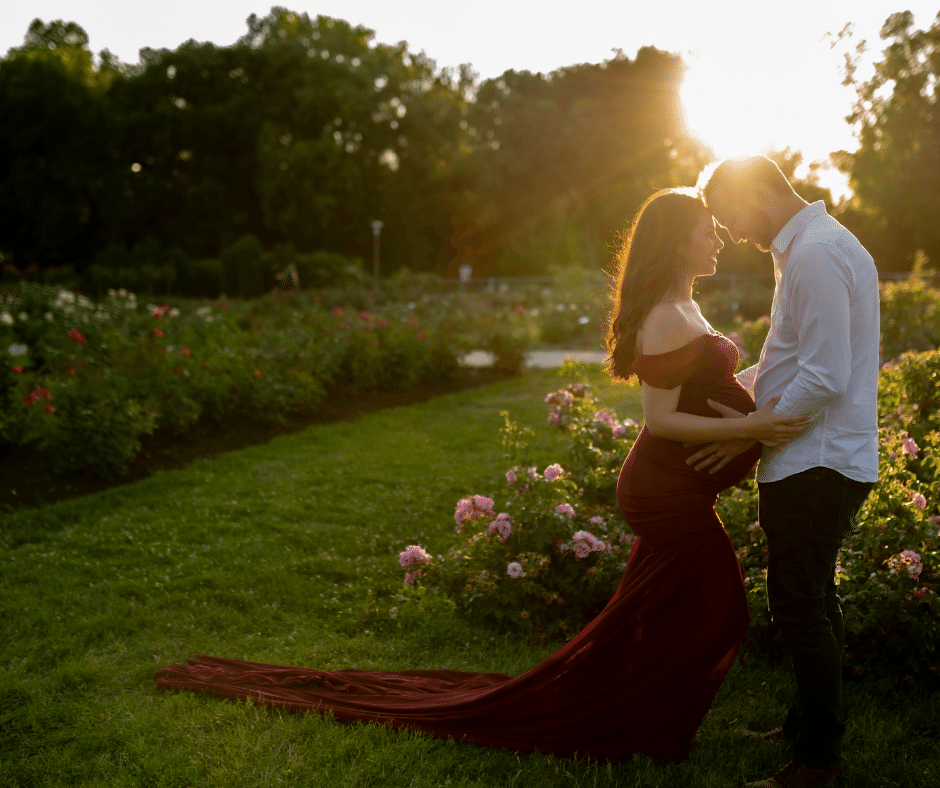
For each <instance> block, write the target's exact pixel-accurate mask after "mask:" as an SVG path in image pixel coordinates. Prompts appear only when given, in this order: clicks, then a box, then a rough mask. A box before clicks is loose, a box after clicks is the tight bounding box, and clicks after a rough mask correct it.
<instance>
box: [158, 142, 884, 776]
mask: <svg viewBox="0 0 940 788" xmlns="http://www.w3.org/2000/svg"><path fill="white" fill-rule="evenodd" d="M718 225H721V226H723V227H724V228H725V230H726V231H727V233H728V235H729V236H730V238H731V240H732V241H734V242H735V243H738V242H741V241H749V242H751V243H753V244H754V245H755V246H757V247H758V248H759V249H761V250H763V251H770V252H771V253H772V255H773V261H774V272H775V276H776V290H775V293H774V301H773V310H772V314H771V328H770V333H769V334H768V336H767V340H766V342H765V344H764V347H763V350H762V352H761V357H760V361H759V363H758V364H757V365H756V366H755V367H751V368H750V369H748V370H745V371H744V372H742V373H739V374H738V375H735V370H736V368H737V365H738V360H739V357H738V351H737V348H736V347H735V346H734V344H733V343H732V342H731V341H730V340H729V339H727V338H726V337H724V336H722V335H721V334H720V333H718V332H716V331H715V330H714V329H713V328H712V327H711V325H709V323H708V322H707V320H706V319H705V318H704V316H703V315H702V313H701V311H700V310H699V308H698V305H697V304H696V303H695V301H694V300H693V298H692V290H693V285H694V282H695V279H696V278H697V277H699V276H709V275H711V274H714V273H715V268H716V265H717V256H718V253H719V252H720V250H721V249H722V247H723V243H722V241H721V239H720V238H719V236H718V234H717V228H718ZM607 347H608V351H609V356H608V367H609V372H610V374H611V375H612V376H613V377H614V378H619V379H624V380H626V379H629V378H630V377H631V376H633V375H636V376H637V377H638V378H639V380H640V383H641V398H642V399H641V401H642V406H643V416H644V420H645V426H644V428H643V430H642V431H641V432H640V434H639V436H638V437H637V440H636V442H635V444H634V446H633V448H632V449H631V451H630V453H629V455H628V456H627V458H626V460H625V462H624V465H623V468H622V470H621V473H620V477H619V481H618V485H617V501H618V504H619V506H620V509H621V512H622V513H623V516H624V518H625V520H626V522H627V524H628V525H629V526H630V527H631V528H632V529H633V530H634V531H635V532H636V533H637V534H638V537H639V538H638V539H637V540H636V542H635V543H634V545H633V549H632V551H631V554H630V557H629V560H628V562H627V566H626V569H625V571H624V574H623V578H622V579H621V582H620V585H619V586H618V588H617V590H616V592H615V593H614V595H613V597H612V598H611V600H610V602H608V604H607V606H606V607H605V608H604V610H603V611H602V612H601V613H600V614H599V615H598V616H597V617H596V618H595V619H594V620H593V621H592V622H591V623H589V624H588V625H587V626H586V627H585V628H584V629H583V630H582V631H581V632H580V633H579V634H578V635H576V636H575V637H574V638H573V639H572V640H571V641H570V642H568V643H567V644H565V645H564V646H563V647H562V648H560V649H559V650H558V651H556V652H555V653H554V654H552V655H551V656H550V657H548V658H547V659H546V660H545V661H543V662H542V663H540V664H539V665H536V666H535V667H533V668H532V669H530V670H529V671H527V672H526V673H523V674H522V675H520V676H516V677H510V676H507V675H504V674H499V673H471V672H464V671H453V670H406V671H397V672H389V671H361V670H340V671H329V672H327V671H319V670H315V669H312V668H300V667H290V666H282V665H271V664H263V663H253V662H246V661H243V660H237V659H226V658H221V657H212V656H207V655H200V656H198V657H195V658H193V659H190V660H188V662H187V664H186V665H174V666H170V667H167V668H163V669H161V670H159V671H157V674H156V680H157V684H158V686H160V687H162V688H164V689H189V690H197V691H203V692H209V693H212V694H215V695H220V696H223V697H231V698H249V697H250V698H254V699H256V700H259V701H261V702H263V703H267V704H270V705H276V706H281V707H286V708H291V709H294V710H316V711H320V712H326V711H329V712H330V713H332V714H333V715H334V716H335V717H336V718H337V719H339V720H343V721H355V720H359V721H366V722H374V723H380V724H387V725H390V726H392V727H396V728H403V729H411V730H417V731H422V732H424V733H428V734H431V735H434V736H440V737H445V738H453V739H460V740H465V741H468V742H474V743H477V744H483V745H490V746H497V747H507V748H511V749H515V750H521V751H540V752H544V753H552V754H555V755H560V756H569V757H581V756H587V757H592V758H603V759H610V760H622V759H627V758H629V757H631V756H632V755H633V754H635V753H647V754H650V755H654V756H658V757H661V758H667V759H673V760H681V759H683V758H685V757H686V756H687V755H688V753H689V751H690V749H691V748H693V747H695V746H697V745H696V742H695V741H694V737H695V733H696V731H697V729H698V727H699V725H700V724H701V722H702V720H703V718H704V716H705V714H706V712H707V711H708V708H709V706H710V704H711V702H712V700H713V699H714V697H715V694H716V693H717V691H718V689H719V687H720V685H721V683H722V681H723V680H724V677H725V675H726V674H727V672H728V670H729V669H730V667H731V665H732V663H733V661H734V658H735V656H736V654H737V651H738V648H739V646H740V644H741V642H742V640H743V639H744V636H745V633H746V630H747V627H748V620H749V619H748V609H747V601H746V597H745V592H744V585H743V581H742V577H741V570H740V567H739V566H738V562H737V557H736V555H735V552H734V547H733V545H732V543H731V540H730V538H729V537H728V534H727V532H726V531H725V530H724V528H723V526H722V524H721V521H720V520H719V518H718V516H717V515H716V513H715V509H714V505H715V502H716V500H717V497H718V494H719V493H720V492H721V490H723V489H726V488H728V487H730V486H732V485H734V484H737V483H738V482H740V481H742V480H743V479H745V478H746V477H747V476H748V475H749V474H750V473H751V472H753V470H754V467H755V465H757V468H758V470H757V481H758V486H759V492H760V524H761V527H762V528H763V530H764V532H765V534H766V536H767V541H768V546H769V556H768V573H767V591H768V600H769V606H770V612H771V614H772V617H773V620H774V622H775V624H776V625H777V627H778V628H779V630H780V632H781V634H782V636H783V640H784V642H785V643H786V646H787V648H788V649H789V651H790V653H791V655H792V658H793V667H794V671H795V674H796V688H797V690H796V695H795V697H794V699H793V703H792V705H791V706H790V709H789V711H788V712H787V714H786V717H785V719H784V720H783V722H782V725H781V727H779V728H777V729H775V730H772V731H769V732H766V733H754V732H745V733H744V734H743V735H744V736H745V737H746V738H749V739H751V740H771V741H780V742H781V743H784V742H785V743H786V744H787V746H791V747H792V750H793V757H792V760H790V761H789V762H788V763H787V764H786V766H785V767H784V768H783V769H782V770H781V771H780V772H778V773H777V774H775V775H774V776H772V777H768V778H766V779H763V780H760V781H758V782H754V783H749V785H750V786H753V787H754V788H799V787H801V786H810V785H820V784H822V783H825V782H827V781H829V780H831V779H833V778H835V777H837V776H838V775H839V774H840V773H841V770H842V753H841V741H842V736H843V733H844V730H845V711H844V707H843V700H842V651H843V639H844V627H843V622H842V611H841V608H840V604H839V598H838V596H837V594H836V587H835V584H834V573H835V564H836V559H837V555H838V551H839V548H840V546H841V544H842V542H843V540H844V539H845V538H846V536H847V535H848V534H849V533H850V532H851V530H852V528H853V525H854V520H855V517H856V515H857V513H858V511H859V509H860V508H861V506H862V503H863V502H864V500H865V498H866V497H867V495H868V493H869V492H870V490H871V488H872V486H873V484H874V482H875V481H876V480H877V469H878V462H877V450H878V432H877V408H876V394H877V384H878V368H879V364H878V361H879V359H878V348H879V300H878V276H877V271H876V269H875V266H874V262H873V260H872V258H871V256H870V255H869V254H868V253H867V252H866V251H865V249H864V248H863V247H862V246H861V244H860V243H859V242H858V240H857V239H856V238H855V237H854V236H853V235H852V234H851V233H850V232H848V230H846V229H845V228H844V227H842V226H841V225H840V224H839V223H838V222H837V221H836V220H835V219H833V218H832V217H830V216H829V215H828V214H827V212H826V209H825V206H824V204H823V203H822V202H817V203H813V204H809V203H807V202H806V201H805V200H803V199H802V198H801V197H800V196H799V195H798V194H797V193H796V192H795V191H794V190H793V188H792V186H791V185H790V183H789V182H788V181H787V179H786V177H785V176H784V175H783V174H782V172H781V171H780V169H779V168H778V167H777V165H776V164H774V163H773V162H772V161H771V160H770V159H767V158H765V157H763V156H755V157H748V158H743V159H731V160H726V161H724V162H721V163H719V164H718V165H717V166H713V167H711V168H709V169H708V170H706V172H705V173H703V175H702V178H701V179H700V188H699V189H698V190H697V191H695V190H683V189H667V190H663V191H660V192H657V193H656V194H654V195H652V196H651V197H650V198H649V199H648V200H647V201H646V202H645V203H644V205H643V207H642V208H641V209H640V211H639V212H638V213H637V215H636V217H635V218H634V221H633V223H632V224H631V227H630V229H629V230H628V232H627V233H626V236H625V242H624V244H623V247H622V249H621V251H620V253H619V255H618V271H617V279H616V286H615V288H614V305H613V310H612V315H611V320H610V329H609V333H608V337H607ZM690 444H695V446H693V447H691V448H690Z"/></svg>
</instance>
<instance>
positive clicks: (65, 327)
mask: <svg viewBox="0 0 940 788" xmlns="http://www.w3.org/2000/svg"><path fill="white" fill-rule="evenodd" d="M470 321H471V317H470V313H469V312H468V311H466V310H463V311H462V310H460V309H454V308H452V305H451V304H450V303H448V302H447V301H446V300H443V299H438V300H436V301H435V300H432V299H428V300H427V301H425V302H424V303H422V304H420V305H415V304H406V305H401V304H394V305H386V306H385V307H383V308H382V309H381V310H379V311H377V312H375V313H370V312H367V311H356V312H354V311H352V310H348V309H345V308H342V307H335V308H332V309H325V308H324V307H322V306H321V304H320V303H319V299H318V297H317V295H316V294H310V293H298V294H294V295H293V296H291V297H289V298H288V297H279V296H275V295H271V296H266V297H265V298H261V299H257V300H255V301H250V302H249V301H239V302H228V301H226V300H221V301H218V302H210V303H207V302H204V301H202V302H198V301H197V302H194V301H179V302H177V305H174V306H171V305H169V304H146V305H144V304H139V303H138V302H137V299H136V297H135V296H134V295H133V294H132V293H127V292H126V291H112V292H110V293H109V294H108V296H107V297H105V298H103V299H101V300H100V301H98V302H97V303H95V302H92V301H91V300H90V299H88V298H85V297H84V296H81V295H76V294H75V293H72V292H70V291H67V290H59V289H58V288H50V287H43V286H40V285H33V284H28V283H19V284H17V285H16V286H15V287H12V288H9V289H6V290H4V291H3V292H0V442H4V443H7V444H13V445H25V444H32V445H35V446H36V447H38V448H39V449H40V451H42V452H43V453H44V454H45V455H47V456H48V457H49V464H50V468H51V469H53V470H54V471H55V472H64V471H69V470H76V469H82V468H88V469H91V470H93V471H95V472H96V473H98V474H99V475H102V476H116V475H119V474H121V473H122V472H123V471H124V470H125V468H126V466H127V463H128V462H129V460H130V459H132V458H133V457H134V456H135V454H136V453H137V451H138V450H139V447H140V438H141V437H142V436H143V435H146V434H148V433H151V432H153V431H154V430H157V429H163V430H167V431H169V432H171V433H177V434H178V433H182V432H185V431H186V429H188V428H189V427H190V426H191V425H192V424H193V423H194V422H196V421H197V420H199V419H200V418H203V417H209V418H222V417H224V416H226V415H229V414H237V413H245V414H249V415H250V416H251V417H252V418H253V419H263V420H270V421H283V420H284V419H285V418H286V417H287V416H288V415H291V414H294V413H303V412H314V410H315V409H316V408H317V406H318V405H320V404H321V403H322V402H323V401H324V398H325V397H326V396H327V392H328V391H332V392H336V393H338V395H340V396H348V395H355V394H357V393H360V394H361V393H367V392H371V391H375V390H379V389H383V390H387V389H405V388H408V387H410V386H414V385H421V384H422V383H425V382H438V381H441V380H446V379H447V378H448V377H449V376H452V375H453V374H454V373H455V372H456V371H457V369H458V357H459V354H460V353H462V352H463V351H464V350H467V349H469V347H470V346H471V344H472V340H471V339H470V337H471V336H472V333H473V332H472V326H471V324H470ZM36 390H42V391H47V392H48V393H49V397H50V398H44V399H43V403H42V407H38V406H36V405H35V403H33V404H30V402H29V400H30V396H31V392H33V391H36ZM47 406H49V407H47Z"/></svg>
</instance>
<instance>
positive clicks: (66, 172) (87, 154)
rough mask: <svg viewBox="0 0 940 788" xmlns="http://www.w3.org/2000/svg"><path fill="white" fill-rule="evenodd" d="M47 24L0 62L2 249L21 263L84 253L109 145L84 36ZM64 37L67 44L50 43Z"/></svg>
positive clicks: (90, 242) (62, 260) (46, 262)
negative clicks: (90, 72) (89, 69)
mask: <svg viewBox="0 0 940 788" xmlns="http://www.w3.org/2000/svg"><path fill="white" fill-rule="evenodd" d="M51 27H54V28H55V29H54V30H53V33H55V35H53V34H52V33H49V30H48V29H47V28H45V27H43V26H42V25H41V23H39V20H37V21H36V22H34V23H33V25H32V26H31V27H30V31H31V33H32V34H33V36H32V38H30V36H27V45H25V46H24V47H23V48H20V49H18V50H13V51H12V56H11V57H9V58H8V59H5V60H3V61H0V250H3V251H4V252H6V253H8V254H9V255H10V256H11V257H12V259H13V261H14V262H15V263H16V264H17V265H18V266H20V267H22V266H25V265H27V264H30V263H34V262H35V263H37V264H38V265H39V266H40V267H48V266H53V265H62V264H69V263H73V262H74V261H75V258H76V257H82V256H88V254H89V250H90V249H91V248H92V247H93V246H94V243H95V235H96V233H97V228H98V216H97V211H96V204H97V198H98V195H99V193H100V191H101V188H102V186H103V173H104V172H105V171H106V170H107V168H108V158H109V151H110V149H111V147H112V143H113V139H112V123H111V118H110V116H109V112H108V108H107V105H106V102H105V99H104V95H103V92H102V90H101V89H100V88H99V87H98V86H96V85H95V84H94V80H92V79H90V78H89V74H88V71H87V69H86V66H88V64H90V53H88V52H87V50H85V49H84V48H83V47H84V46H85V44H86V43H87V40H88V39H87V36H86V35H85V34H84V31H82V29H81V28H80V27H78V26H77V25H72V24H70V25H67V26H62V25H61V23H54V25H53V26H51ZM63 31H64V32H63ZM63 36H64V37H65V38H66V39H67V42H68V43H62V44H61V45H60V46H55V43H56V40H60V41H61V38H62V37H63ZM44 42H45V43H44ZM86 55H87V57H85V56H86Z"/></svg>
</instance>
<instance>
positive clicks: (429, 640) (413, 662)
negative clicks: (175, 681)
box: [0, 371, 940, 788]
mask: <svg viewBox="0 0 940 788" xmlns="http://www.w3.org/2000/svg"><path fill="white" fill-rule="evenodd" d="M592 378H593V379H595V381H596V382H595V385H596V388H597V390H598V391H601V390H605V391H606V389H604V388H603V386H604V384H605V383H606V381H605V380H604V379H603V377H602V376H601V374H600V373H597V372H593V373H592ZM555 381H557V378H556V377H554V373H551V374H550V373H548V372H543V371H537V372H533V373H531V374H529V375H526V376H524V377H520V378H515V379H513V380H511V381H507V382H506V383H503V384H499V385H496V386H489V387H485V388H483V389H478V390H474V391H467V392H464V393H462V394H459V395H457V396H448V397H442V398H439V399H436V400H433V401H431V402H428V403H424V404H421V405H416V406H413V407H408V408H395V409H392V410H387V411H383V412H379V413H374V414H371V415H369V416H366V417H363V418H360V419H356V420H354V421H343V422H337V423H333V424H321V425H318V426H314V427H312V428H310V429H307V430H304V431H302V432H298V433H295V434H292V435H287V436H282V437H280V438H278V439H277V440H275V441H273V442H272V443H270V444H267V445H262V446H256V447H254V448H251V449H247V450H243V451H237V452H227V453H224V454H220V455H219V456H217V457H214V458H212V459H210V460H206V461H203V462H197V463H193V464H192V465H190V466H189V467H187V468H184V469H180V470H176V471H171V472H168V473H160V474H157V475H155V476H153V477H151V478H149V479H146V480H143V481H141V482H137V483H134V484H131V485H121V486H118V487H115V488H114V489H111V490H108V491H105V492H103V493H101V494H97V495H93V496H89V497H86V498H81V499H75V500H70V501H64V502H61V503H59V504H55V505H49V506H44V507H42V508H40V509H38V510H33V511H28V510H24V511H18V512H15V513H4V514H3V516H2V517H0V523H2V525H0V587H2V588H3V593H2V594H0V708H2V715H3V717H2V719H3V724H2V725H0V750H2V752H3V758H2V761H0V783H3V784H9V785H24V786H25V785H29V786H32V785H96V786H101V787H102V788H117V787H118V786H131V785H133V786H136V785H141V784H145V783H154V784H163V785H212V786H222V785H224V786H227V787H229V788H257V786H259V785H266V784H271V783H274V782H277V781H279V780H280V781H282V782H287V783H291V784H293V785H297V786H303V787H304V788H308V787H309V788H322V787H323V786H330V788H362V787H363V786H382V787H383V788H406V787H407V788H440V786H444V785H446V784H447V781H448V780H451V782H452V784H454V785H455V786H465V787H468V786H471V785H472V786H474V787H475V788H497V786H498V787H499V788H506V786H513V788H570V786H572V785H582V786H585V785H588V786H595V788H615V787H616V786H635V785H642V786H644V788H688V786H697V787H698V786H703V787H704V788H736V787H737V786H740V785H741V783H742V782H743V781H744V780H743V778H742V775H746V776H747V777H752V776H754V777H756V776H759V775H762V774H765V773H768V772H770V771H773V770H774V769H775V768H776V766H777V764H778V763H780V764H782V763H783V760H784V759H785V757H786V756H785V755H784V754H783V753H777V752H775V751H774V749H773V748H772V747H771V746H769V745H766V746H764V747H760V746H758V747H755V746H754V745H753V744H749V743H747V742H745V741H743V740H742V738H741V736H740V732H739V731H740V729H741V728H752V729H755V730H760V729H767V728H770V727H772V726H773V725H774V724H775V723H776V722H779V718H780V715H781V714H782V713H783V710H784V709H785V708H786V705H787V703H788V702H789V698H790V693H791V692H792V681H791V679H790V675H789V674H788V673H787V672H786V671H781V670H778V669H774V668H773V667H772V666H768V665H766V664H762V663H761V662H759V661H757V660H750V661H749V664H747V665H741V664H736V665H735V666H733V667H732V669H731V671H730V673H729V674H728V677H727V678H726V680H725V682H724V684H723V685H722V688H721V690H720V692H719V694H718V696H717V698H716V699H715V702H714V703H713V704H712V706H711V708H710V710H709V713H708V715H707V716H706V717H705V719H704V721H703V723H702V726H701V728H700V729H699V731H698V734H697V736H696V738H697V740H698V741H699V742H700V743H701V745H702V749H700V750H696V751H695V752H693V754H692V756H691V757H690V758H689V759H687V760H686V761H685V762H683V763H680V764H672V765H670V766H668V767H665V768H664V767H663V766H662V765H661V764H659V763H657V762H656V761H654V760H653V759H652V758H648V757H645V756H637V757H636V758H634V759H632V760H630V761H628V762H625V763H619V764H617V763H605V762H603V761H600V762H599V761H592V760H588V759H579V760H574V759H562V758H553V757H548V756H544V755H540V754H538V753H532V754H522V753H516V752H513V751H511V750H502V749H497V748H491V747H478V746H474V745H467V744H460V743H458V742H453V741H443V740H440V739H435V738H432V737H429V736H422V735H419V734H417V733H411V732H406V731H394V730H390V729H388V728H385V727H382V726H377V725H345V724H337V723H336V722H335V721H334V720H331V719H329V718H328V717H324V716H320V715H318V714H315V713H309V714H282V713H280V712H278V711H276V710H272V709H268V708H265V707H263V706H260V705H258V704H249V703H237V702H228V701H222V700H217V699H210V698H200V697H197V696H194V695H192V694H191V693H163V692H157V691H156V690H155V689H154V685H153V672H154V671H155V670H156V669H158V668H161V667H164V666H166V665H168V664H171V663H180V662H183V661H184V660H186V659H187V658H189V657H191V656H193V655H195V654H199V653H205V654H215V655H219V656H230V657H236V658H243V659H251V660H255V661H259V662H268V663H274V664H280V665H300V666H306V667H312V668H317V669H322V670H340V669H348V668H355V669H361V670H415V669H441V668H443V669H449V670H465V671H487V672H498V673H504V674H507V675H512V676H517V675H521V674H522V673H523V672H525V671H526V670H528V669H529V668H530V667H531V666H533V665H536V664H538V663H539V662H540V661H542V660H543V659H545V658H546V657H547V656H548V655H549V654H550V653H551V651H553V650H554V649H555V648H556V644H555V643H551V644H548V645H547V646H541V645H539V643H538V642H536V641H535V640H534V639H532V638H524V637H520V636H519V633H517V632H512V633H510V634H506V635H499V634H496V633H492V632H487V631H486V630H483V629H481V628H480V627H474V626H471V625H468V624H467V623H466V622H465V621H464V620H463V619H462V618H461V617H459V616H457V615H456V614H455V611H454V609H453V606H452V605H451V604H449V602H448V601H447V600H446V599H443V598H441V597H440V596H437V597H435V596H434V595H432V594H425V598H423V599H422V600H421V603H420V604H414V603H413V602H412V601H407V600H406V594H403V593H402V588H401V571H400V569H399V567H398V564H397V563H396V561H395V559H394V556H395V554H397V553H398V552H399V551H400V550H401V549H402V548H403V547H404V545H405V544H407V542H408V540H409V539H413V538H414V537H415V536H416V535H421V534H426V535H427V537H428V538H429V539H434V540H435V542H436V543H437V544H439V545H441V546H443V545H444V544H446V543H449V540H451V539H453V538H455V537H456V536H457V535H456V534H454V533H453V529H452V528H449V527H447V528H445V529H440V528H439V525H440V524H441V523H444V524H445V525H446V521H447V520H449V518H450V509H451V508H452V505H451V502H452V501H453V497H452V495H453V494H455V493H456V490H458V489H459V488H461V487H468V488H470V489H475V488H482V487H483V486H485V485H486V484H487V483H488V479H491V477H492V473H493V468H494V466H497V465H499V464H500V455H501V451H502V447H501V446H500V445H499V443H498V441H490V440H481V439H480V436H486V435H487V433H488V431H491V430H493V429H494V414H496V413H498V412H499V411H500V410H502V409H505V408H507V407H508V408H511V409H512V411H513V418H514V419H516V420H517V421H518V422H519V423H520V424H521V425H523V426H526V425H533V426H536V425H537V424H538V423H540V422H543V421H544V413H543V411H542V409H543V407H544V406H542V404H541V398H542V394H543V392H544V391H547V390H550V389H551V388H552V387H554V386H555V385H557V384H556V382H555ZM533 401H534V402H533ZM535 403H537V404H535ZM539 432H542V431H541V430H540V431H539ZM545 433H546V435H545V436H543V437H547V438H550V439H555V438H558V437H560V436H561V433H560V432H558V431H557V430H546V431H545ZM377 435H381V436H382V438H383V439H382V440H376V436H377ZM540 450H544V451H545V452H547V453H548V454H554V453H555V452H556V451H557V447H556V446H555V445H554V443H553V442H550V445H549V444H546V445H545V446H544V447H543V448H542V449H540ZM377 469H378V470H377ZM379 474H380V476H379ZM376 479H380V482H379V483H377V482H376ZM366 491H367V494H366ZM451 522H452V521H451ZM421 538H422V539H423V538H424V536H421ZM845 694H846V698H845V700H846V705H847V706H849V707H850V708H851V722H850V728H849V733H850V736H851V741H852V742H853V743H852V744H851V745H850V748H851V750H852V752H853V753H854V757H853V758H852V759H851V760H849V761H848V762H847V764H846V771H845V777H844V781H845V783H846V784H849V785H851V786H853V788H883V786H884V782H885V780H884V775H886V774H890V776H891V777H890V779H891V780H892V781H898V782H900V784H902V785H904V786H905V788H908V787H909V788H928V786H931V785H932V784H933V782H935V780H934V779H933V776H932V775H935V774H936V770H937V768H938V766H940V763H938V759H940V755H938V752H937V747H936V741H935V734H934V731H935V728H936V721H937V719H940V695H938V694H937V693H933V694H922V693H917V694H914V693H912V692H900V693H897V692H891V693H883V692H882V693H879V691H878V686H877V685H876V684H875V682H871V681H867V680H864V678H863V680H861V681H858V682H851V683H848V684H847V686H846V688H845ZM364 753H367V757H363V754H364ZM729 764H734V767H731V766H729ZM455 775H457V777H455Z"/></svg>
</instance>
